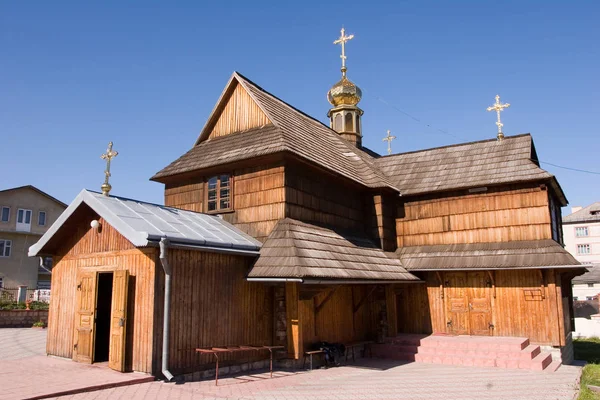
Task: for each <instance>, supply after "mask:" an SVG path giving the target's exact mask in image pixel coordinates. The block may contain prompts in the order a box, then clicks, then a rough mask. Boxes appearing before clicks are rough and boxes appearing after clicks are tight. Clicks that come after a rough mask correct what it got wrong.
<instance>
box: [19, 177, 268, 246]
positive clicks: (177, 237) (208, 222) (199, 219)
mask: <svg viewBox="0 0 600 400" xmlns="http://www.w3.org/2000/svg"><path fill="white" fill-rule="evenodd" d="M82 208H91V209H92V210H93V211H94V212H95V213H96V214H98V215H99V216H100V218H102V219H104V221H106V222H107V223H108V224H109V225H111V226H112V227H113V228H115V229H116V230H117V231H118V232H119V233H120V234H121V235H123V236H124V237H125V238H126V239H127V240H128V241H130V242H131V243H132V244H133V245H134V246H136V247H146V246H157V245H158V243H159V242H160V240H161V239H162V238H166V239H168V240H169V242H170V244H169V246H170V247H183V248H190V249H196V250H205V251H217V252H227V253H236V254H241V255H250V256H256V255H258V250H259V249H260V246H261V243H260V242H259V241H257V240H256V239H254V238H252V237H251V236H249V235H247V234H245V233H244V232H242V231H240V230H239V229H237V228H236V227H234V226H233V225H231V224H229V223H228V222H226V221H223V220H222V219H221V218H219V217H217V216H211V215H206V214H201V213H197V212H193V211H187V210H181V209H178V208H172V207H165V206H161V205H157V204H152V203H146V202H142V201H138V200H132V199H127V198H124V197H116V196H104V195H102V194H101V193H97V192H93V191H89V190H85V189H84V190H82V191H81V192H80V193H79V194H78V195H77V197H76V198H75V200H73V202H72V203H71V204H70V205H69V207H67V209H66V210H65V211H64V212H63V213H62V214H61V215H60V217H59V218H58V219H57V220H56V222H55V223H54V224H52V226H51V227H50V229H48V231H46V233H45V234H44V235H43V236H42V237H41V238H40V240H39V241H38V242H37V243H36V244H34V245H33V246H31V247H30V248H29V256H30V257H33V256H38V255H48V254H52V253H53V250H54V249H55V247H56V246H58V245H60V242H61V238H62V237H63V236H64V235H69V234H72V233H70V232H69V229H68V224H69V220H71V219H73V220H76V219H77V218H78V213H79V212H80V211H81V209H82ZM88 222H91V221H88ZM61 228H64V229H61ZM62 231H64V232H62Z"/></svg>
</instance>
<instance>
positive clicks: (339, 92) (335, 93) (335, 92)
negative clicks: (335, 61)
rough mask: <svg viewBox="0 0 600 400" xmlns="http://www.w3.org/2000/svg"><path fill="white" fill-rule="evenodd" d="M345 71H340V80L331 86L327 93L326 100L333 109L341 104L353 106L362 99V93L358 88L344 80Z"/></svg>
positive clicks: (346, 79)
mask: <svg viewBox="0 0 600 400" xmlns="http://www.w3.org/2000/svg"><path fill="white" fill-rule="evenodd" d="M345 72H346V71H344V70H342V73H343V75H342V79H341V80H340V81H339V82H338V83H336V84H335V85H333V86H332V88H331V89H329V92H327V100H329V102H330V103H331V104H333V106H334V107H337V106H340V105H342V104H345V105H352V106H355V105H357V104H358V102H359V101H360V99H361V98H362V91H361V90H360V88H359V87H358V86H356V85H355V84H354V83H352V82H351V81H350V80H349V79H348V78H346V74H345Z"/></svg>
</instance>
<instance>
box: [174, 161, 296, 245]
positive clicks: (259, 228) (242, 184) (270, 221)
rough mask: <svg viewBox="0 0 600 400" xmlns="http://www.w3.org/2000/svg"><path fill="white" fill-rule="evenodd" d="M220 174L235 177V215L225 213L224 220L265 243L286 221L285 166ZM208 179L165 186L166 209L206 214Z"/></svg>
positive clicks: (272, 165) (278, 164)
mask: <svg viewBox="0 0 600 400" xmlns="http://www.w3.org/2000/svg"><path fill="white" fill-rule="evenodd" d="M220 172H222V173H227V172H230V173H232V174H233V209H234V211H232V212H226V213H223V214H222V215H223V219H224V220H226V221H227V222H230V223H232V224H234V225H235V226H236V227H237V228H239V229H240V230H242V231H244V232H246V233H247V234H249V235H250V236H253V237H254V238H256V239H258V240H260V241H264V240H265V239H266V237H267V236H268V235H269V234H270V233H271V231H272V230H273V228H274V227H275V224H276V223H277V221H279V220H280V219H283V218H284V211H285V189H284V183H285V182H284V181H285V176H284V174H285V173H284V166H283V163H282V162H277V163H271V164H268V165H263V166H259V167H252V168H240V169H236V170H234V171H227V170H225V171H220ZM205 179H206V177H204V176H196V177H194V178H193V179H191V180H186V181H183V182H177V183H169V184H167V185H165V205H167V206H169V207H176V208H183V209H186V210H191V211H196V212H206V210H205V209H204V205H203V202H204V191H203V188H204V185H205V183H203V182H204V181H205Z"/></svg>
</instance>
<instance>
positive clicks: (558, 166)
mask: <svg viewBox="0 0 600 400" xmlns="http://www.w3.org/2000/svg"><path fill="white" fill-rule="evenodd" d="M540 164H548V165H552V166H553V167H556V168H562V169H568V170H569V171H576V172H584V173H586V174H593V175H600V172H596V171H588V170H585V169H579V168H571V167H564V166H562V165H556V164H552V163H549V162H546V161H540Z"/></svg>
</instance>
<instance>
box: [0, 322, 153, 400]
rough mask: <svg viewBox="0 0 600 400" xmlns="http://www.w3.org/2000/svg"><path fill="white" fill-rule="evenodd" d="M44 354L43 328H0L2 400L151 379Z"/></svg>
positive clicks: (143, 375)
mask: <svg viewBox="0 0 600 400" xmlns="http://www.w3.org/2000/svg"><path fill="white" fill-rule="evenodd" d="M45 353H46V332H45V331H44V330H36V329H31V328H23V329H15V328H2V329H0V400H5V399H6V400H9V399H10V400H15V399H27V398H31V397H37V396H43V395H47V394H52V393H64V392H66V391H69V390H74V389H81V388H85V387H89V386H100V385H115V384H123V383H124V382H131V381H137V380H147V379H148V375H145V374H134V373H130V374H122V373H120V372H116V371H113V370H111V369H109V368H108V367H106V365H98V364H94V365H86V364H80V363H76V362H73V361H71V360H65V359H61V358H55V357H47V356H46V355H45Z"/></svg>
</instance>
